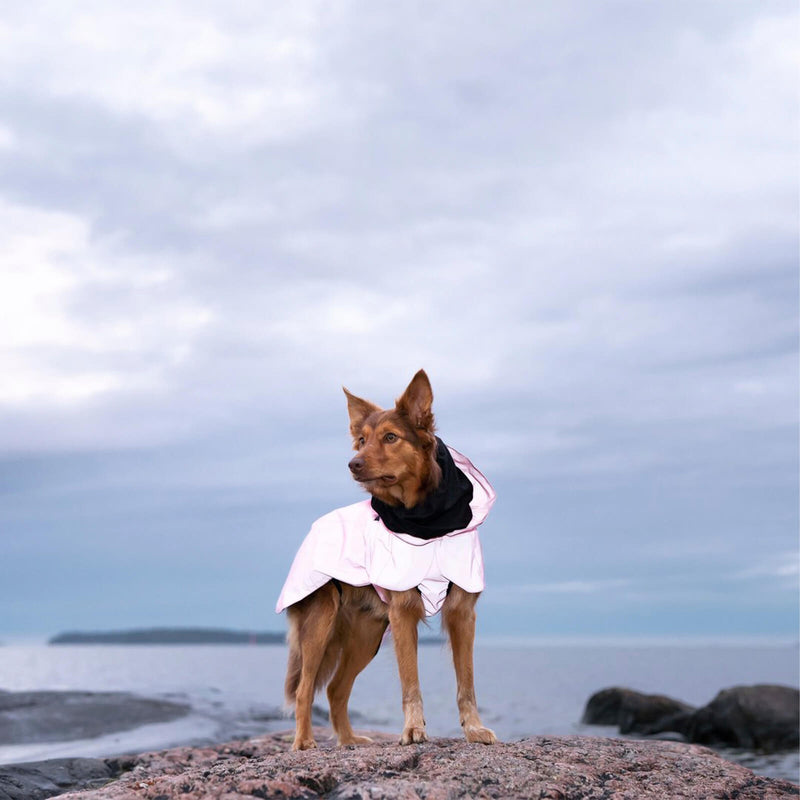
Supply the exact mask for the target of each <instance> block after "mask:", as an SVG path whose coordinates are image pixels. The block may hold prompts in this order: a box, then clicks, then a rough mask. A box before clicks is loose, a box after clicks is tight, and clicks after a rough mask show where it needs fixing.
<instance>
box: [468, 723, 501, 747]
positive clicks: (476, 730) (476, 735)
mask: <svg viewBox="0 0 800 800" xmlns="http://www.w3.org/2000/svg"><path fill="white" fill-rule="evenodd" d="M464 735H465V736H466V737H467V741H468V742H477V743H478V744H495V742H497V737H496V736H495V734H494V731H491V730H489V728H483V727H481V726H479V725H471V726H469V727H466V728H464Z"/></svg>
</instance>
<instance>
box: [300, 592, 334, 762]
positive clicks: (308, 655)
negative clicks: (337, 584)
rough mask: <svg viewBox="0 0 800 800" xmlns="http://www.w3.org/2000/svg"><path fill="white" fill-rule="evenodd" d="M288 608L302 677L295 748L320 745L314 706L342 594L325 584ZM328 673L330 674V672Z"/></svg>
mask: <svg viewBox="0 0 800 800" xmlns="http://www.w3.org/2000/svg"><path fill="white" fill-rule="evenodd" d="M289 611H290V612H291V614H292V617H294V619H293V620H292V625H293V626H295V629H294V631H293V633H294V634H295V635H296V643H297V646H298V649H299V652H300V679H299V682H298V684H297V690H296V693H295V735H294V744H293V745H292V749H293V750H308V749H310V748H312V747H316V746H317V743H316V742H315V741H314V732H313V729H312V726H311V706H312V703H313V701H314V694H315V693H316V690H317V689H318V688H319V687H320V685H321V684H322V683H324V680H325V679H326V678H327V675H322V674H321V672H322V671H324V669H325V665H324V664H323V661H325V662H329V661H330V659H331V655H332V654H331V653H327V652H326V651H327V650H328V648H329V645H330V644H331V639H332V635H333V631H334V624H335V622H336V615H337V613H338V611H339V594H338V592H337V591H336V590H335V589H334V587H333V585H332V584H330V583H329V584H326V585H325V586H323V587H322V588H321V589H318V590H317V591H316V592H314V594H313V595H311V596H309V597H307V598H304V599H303V600H301V601H300V602H299V603H296V604H295V606H292V607H291V608H290V609H289ZM290 663H291V662H290ZM321 668H322V669H321ZM327 674H328V675H330V672H328V673H327ZM287 683H288V679H287Z"/></svg>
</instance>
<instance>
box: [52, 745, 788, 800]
mask: <svg viewBox="0 0 800 800" xmlns="http://www.w3.org/2000/svg"><path fill="white" fill-rule="evenodd" d="M329 733H330V731H329V730H328V731H317V737H316V738H317V741H318V742H319V744H320V747H319V749H317V750H306V751H303V752H298V753H294V752H291V751H290V749H289V748H290V746H291V741H292V735H291V733H289V732H287V733H284V734H273V735H270V736H263V737H258V738H256V739H251V740H249V741H246V742H231V743H229V744H227V745H215V746H213V747H206V748H192V747H181V748H174V749H172V750H167V751H163V752H160V753H144V754H142V755H140V756H135V757H134V758H133V759H132V762H133V763H132V764H131V765H130V766H131V768H129V769H128V770H126V771H125V772H124V774H122V775H121V777H120V778H119V779H118V780H116V781H113V782H112V783H109V784H108V785H106V786H103V787H101V788H99V789H90V790H84V791H76V792H71V793H70V794H69V795H67V796H66V797H65V798H64V800H132V798H143V799H144V798H149V800H155V799H156V798H158V799H159V800H173V798H174V799H175V800H207V799H208V798H230V800H238V799H239V798H241V800H245V798H253V797H261V798H276V799H277V798H289V797H292V798H305V799H306V800H312V798H319V797H328V798H339V800H343V799H344V798H348V800H367V798H384V799H385V800H420V798H428V800H433V799H434V798H441V799H442V800H443V799H444V798H447V800H461V798H464V799H466V798H469V799H470V800H472V799H473V798H486V800H488V799H489V798H502V799H503V800H518V799H519V800H523V798H524V800H530V798H561V800H579V799H580V800H582V799H583V798H596V799H597V800H600V798H620V800H621V799H622V798H631V799H633V798H635V800H665V798H692V800H711V799H712V798H714V799H715V800H719V798H736V800H781V798H788V797H797V796H798V793H799V792H800V790H799V789H798V787H797V786H794V785H792V784H791V783H788V782H787V781H781V780H776V779H773V778H764V777H760V776H758V775H755V774H754V773H753V772H751V771H750V770H749V769H746V768H745V767H742V766H739V765H738V764H731V763H729V762H727V761H725V760H723V759H722V758H721V757H720V756H717V755H715V754H714V753H712V752H710V751H709V750H707V749H706V748H704V747H698V746H696V745H689V744H683V743H680V742H655V741H632V740H623V739H603V738H600V737H597V738H595V737H583V736H537V737H532V738H530V739H523V740H522V741H519V742H507V743H499V744H495V745H492V746H491V747H487V746H485V745H481V744H468V743H467V742H465V741H464V740H463V739H458V740H456V739H434V740H432V741H429V742H426V743H425V744H420V745H410V746H407V747H402V746H400V745H398V744H397V740H396V737H388V736H386V735H384V734H370V735H372V736H373V737H374V738H375V740H376V741H375V742H374V743H373V744H370V745H362V746H358V747H334V746H332V745H331V743H330V742H329V741H327V740H326V739H327V735H328V734H329Z"/></svg>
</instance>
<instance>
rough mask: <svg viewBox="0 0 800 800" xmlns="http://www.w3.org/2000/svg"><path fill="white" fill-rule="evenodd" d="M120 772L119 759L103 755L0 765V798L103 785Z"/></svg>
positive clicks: (29, 799)
mask: <svg viewBox="0 0 800 800" xmlns="http://www.w3.org/2000/svg"><path fill="white" fill-rule="evenodd" d="M121 772H122V769H121V766H120V762H118V761H117V762H115V761H112V760H110V759H102V758H54V759H51V760H49V761H31V762H30V763H27V764H8V765H0V800H44V798H46V797H53V796H54V795H57V794H61V793H63V792H68V791H70V790H71V789H89V788H94V787H98V786H102V785H103V784H106V783H108V782H109V781H110V780H111V779H112V778H116V777H117V776H118V775H119V774H120V773H121Z"/></svg>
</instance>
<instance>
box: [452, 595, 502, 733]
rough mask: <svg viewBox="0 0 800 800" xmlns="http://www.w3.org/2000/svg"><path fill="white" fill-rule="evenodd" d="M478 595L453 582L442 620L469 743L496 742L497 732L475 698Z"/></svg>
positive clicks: (462, 721) (459, 707)
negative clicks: (483, 719) (487, 723)
mask: <svg viewBox="0 0 800 800" xmlns="http://www.w3.org/2000/svg"><path fill="white" fill-rule="evenodd" d="M477 600H478V594H476V593H472V592H465V591H464V590H463V589H461V588H459V587H458V586H456V585H455V584H453V585H452V586H451V588H450V592H449V594H448V595H447V599H446V600H445V601H444V606H443V607H442V622H443V624H444V627H445V629H446V630H447V634H448V636H449V637H450V646H451V648H452V650H453V665H454V666H455V670H456V686H457V696H456V697H457V701H458V713H459V717H460V720H461V727H462V728H463V729H464V735H465V736H466V737H467V741H468V742H481V743H482V744H494V743H495V742H496V741H497V737H496V736H495V735H494V731H491V730H489V728H484V727H483V723H482V722H481V718H480V716H479V714H478V703H477V700H476V699H475V677H474V670H473V666H472V651H473V645H474V643H475V603H476V602H477Z"/></svg>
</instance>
